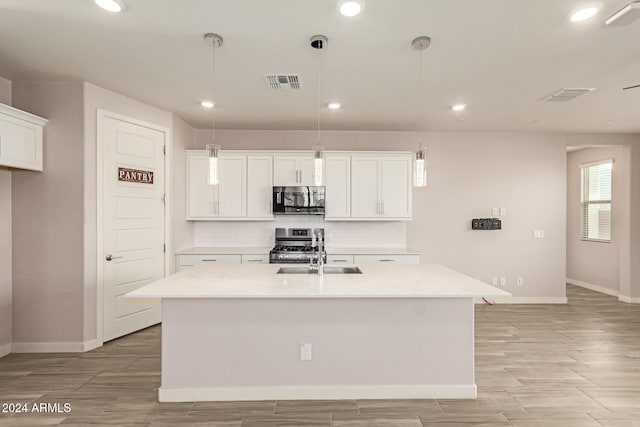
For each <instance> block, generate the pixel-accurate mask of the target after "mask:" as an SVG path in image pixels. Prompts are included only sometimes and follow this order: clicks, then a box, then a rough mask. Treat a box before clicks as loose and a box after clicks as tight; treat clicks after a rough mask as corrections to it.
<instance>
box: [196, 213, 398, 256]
mask: <svg viewBox="0 0 640 427" xmlns="http://www.w3.org/2000/svg"><path fill="white" fill-rule="evenodd" d="M405 224H406V223H405V222H401V221H391V222H375V221H374V222H365V221H362V222H359V221H345V222H327V221H325V220H324V219H323V218H322V217H314V216H297V215H289V216H278V217H276V220H275V221H260V222H258V221H255V222H254V221H242V222H215V221H198V222H196V223H195V230H194V246H196V247H202V246H204V247H206V246H217V247H220V246H223V247H228V246H230V247H238V246H242V247H271V246H273V244H274V241H275V229H276V227H282V228H290V227H300V228H318V227H321V228H324V230H325V243H326V245H327V246H331V247H335V248H346V247H358V248H361V247H364V248H368V247H390V248H403V247H405V236H406V233H405Z"/></svg>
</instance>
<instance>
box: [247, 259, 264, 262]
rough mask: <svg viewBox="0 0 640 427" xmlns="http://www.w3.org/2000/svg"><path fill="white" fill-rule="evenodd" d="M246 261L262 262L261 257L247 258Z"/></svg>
mask: <svg viewBox="0 0 640 427" xmlns="http://www.w3.org/2000/svg"><path fill="white" fill-rule="evenodd" d="M247 262H262V260H261V259H248V260H247Z"/></svg>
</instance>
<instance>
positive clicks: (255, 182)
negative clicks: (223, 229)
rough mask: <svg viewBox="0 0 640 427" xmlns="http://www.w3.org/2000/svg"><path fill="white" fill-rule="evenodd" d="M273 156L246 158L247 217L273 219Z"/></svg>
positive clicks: (251, 156) (250, 156)
mask: <svg viewBox="0 0 640 427" xmlns="http://www.w3.org/2000/svg"><path fill="white" fill-rule="evenodd" d="M272 192H273V156H262V155H260V156H257V155H255V156H254V155H249V156H247V217H250V218H265V219H273V209H272Z"/></svg>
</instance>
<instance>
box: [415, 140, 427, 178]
mask: <svg viewBox="0 0 640 427" xmlns="http://www.w3.org/2000/svg"><path fill="white" fill-rule="evenodd" d="M415 169H416V173H415V180H414V182H413V186H414V187H426V186H427V149H426V148H419V149H418V151H416V166H415Z"/></svg>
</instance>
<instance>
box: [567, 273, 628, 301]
mask: <svg viewBox="0 0 640 427" xmlns="http://www.w3.org/2000/svg"><path fill="white" fill-rule="evenodd" d="M566 282H567V283H568V284H570V285H575V286H580V287H581V288H585V289H589V290H591V291H596V292H600V293H602V294H607V295H613V296H614V297H617V296H618V290H617V289H611V288H607V287H605V286H600V285H594V284H593V283H589V282H583V281H581V280H576V279H571V278H569V277H567V280H566Z"/></svg>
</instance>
